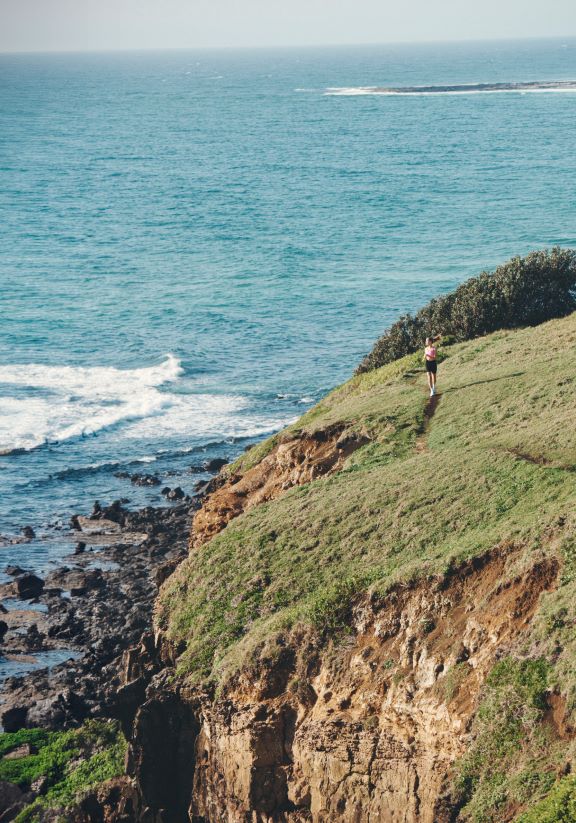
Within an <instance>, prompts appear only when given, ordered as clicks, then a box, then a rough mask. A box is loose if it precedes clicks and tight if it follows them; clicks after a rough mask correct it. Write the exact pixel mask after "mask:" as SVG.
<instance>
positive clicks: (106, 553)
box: [0, 493, 200, 732]
mask: <svg viewBox="0 0 576 823" xmlns="http://www.w3.org/2000/svg"><path fill="white" fill-rule="evenodd" d="M167 497H168V499H170V496H168V495H167ZM181 497H183V498H184V499H180V498H181ZM172 499H175V500H176V501H177V502H174V503H173V504H172V505H169V506H167V507H162V508H154V507H146V508H143V509H141V510H139V511H129V510H127V509H126V508H124V507H123V505H122V503H121V501H115V502H114V503H112V504H111V505H110V506H106V507H102V506H100V504H99V503H95V505H94V509H93V511H92V513H91V515H90V516H89V517H84V516H74V517H73V518H72V520H71V530H72V534H73V536H74V538H76V539H77V543H76V549H75V552H74V554H73V555H70V556H69V557H68V558H66V560H67V561H69V562H67V564H66V565H63V566H61V567H60V568H57V569H56V570H54V571H53V572H51V573H49V574H48V575H47V576H46V577H45V579H42V578H40V577H38V576H37V575H35V574H33V573H32V572H29V571H26V570H24V569H22V568H20V567H14V566H11V567H10V566H9V567H7V568H6V572H7V573H8V574H9V575H11V576H12V578H13V580H12V582H9V583H4V584H2V585H1V586H0V598H1V599H3V600H5V599H8V598H10V599H11V600H12V602H15V601H17V600H22V601H23V602H22V608H17V607H16V608H12V609H10V610H6V609H5V607H2V610H3V613H2V615H0V618H1V622H0V636H1V641H0V653H1V654H2V656H3V657H5V659H11V660H15V661H24V662H25V661H26V660H30V661H31V662H32V661H33V660H34V659H36V657H37V656H40V659H42V658H43V656H45V655H46V653H47V652H55V651H56V650H61V653H62V654H63V655H65V654H66V652H69V655H70V657H69V659H67V660H64V661H63V662H61V663H59V664H58V665H55V666H53V667H50V668H41V669H36V670H33V671H30V672H28V673H26V674H23V675H21V676H13V677H8V678H7V679H6V680H5V681H4V682H3V683H2V684H1V691H0V699H1V705H0V718H1V722H2V725H3V727H4V730H5V731H11V732H13V731H17V730H18V729H21V728H29V727H33V726H41V727H44V728H50V729H62V728H67V727H70V726H75V725H78V724H80V723H82V721H84V720H85V719H86V718H89V717H119V718H120V719H125V721H126V722H130V719H129V718H128V716H127V713H128V714H130V713H131V710H130V708H129V706H130V705H134V706H136V705H137V702H138V698H139V697H140V695H139V694H136V693H135V690H134V689H132V694H130V695H127V694H126V693H125V692H123V690H122V688H121V682H122V676H121V675H122V671H123V668H124V666H125V665H126V661H125V659H124V658H125V656H126V653H127V651H128V650H129V649H132V648H135V647H139V646H144V647H146V646H147V644H149V643H150V641H151V636H150V632H151V626H152V608H153V603H154V599H155V596H156V593H157V591H158V588H159V586H160V585H161V583H162V582H163V581H164V580H165V579H166V577H167V576H168V575H169V574H170V573H171V572H172V571H173V570H174V568H175V567H176V566H177V565H178V563H180V561H181V560H183V559H184V557H185V556H186V554H187V541H188V536H189V532H190V523H191V518H192V515H193V512H194V511H195V510H196V509H197V508H198V507H199V505H200V502H199V501H200V498H199V496H195V497H192V498H190V497H187V496H184V494H182V495H180V494H179V493H176V495H174V496H173V497H172Z"/></svg>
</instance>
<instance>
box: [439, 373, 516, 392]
mask: <svg viewBox="0 0 576 823" xmlns="http://www.w3.org/2000/svg"><path fill="white" fill-rule="evenodd" d="M525 374H526V372H525V371H515V372H512V374H503V375H502V377H489V378H488V379H487V380H474V381H473V382H472V383H464V384H463V385H462V386H452V388H450V389H444V391H443V394H448V392H452V391H460V389H469V388H471V387H472V386H483V385H484V384H485V383H496V382H497V381H498V380H509V379H510V378H511V377H522V376H523V375H525Z"/></svg>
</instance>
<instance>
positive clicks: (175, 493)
mask: <svg viewBox="0 0 576 823" xmlns="http://www.w3.org/2000/svg"><path fill="white" fill-rule="evenodd" d="M162 494H163V495H164V497H166V498H167V499H168V500H184V498H185V497H186V494H185V492H184V490H183V489H181V488H180V486H176V488H175V489H171V488H169V487H168V486H166V488H164V489H162Z"/></svg>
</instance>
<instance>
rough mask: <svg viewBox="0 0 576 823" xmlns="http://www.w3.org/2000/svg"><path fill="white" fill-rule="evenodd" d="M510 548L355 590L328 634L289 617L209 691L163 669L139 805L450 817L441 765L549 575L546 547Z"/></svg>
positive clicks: (554, 570) (461, 739) (234, 816)
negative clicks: (535, 553) (244, 664)
mask: <svg viewBox="0 0 576 823" xmlns="http://www.w3.org/2000/svg"><path fill="white" fill-rule="evenodd" d="M519 555H520V547H519V546H515V545H503V546H499V547H497V548H496V549H495V550H494V551H492V552H490V553H489V554H487V555H485V556H484V557H481V558H476V559H474V560H473V561H470V562H467V563H464V564H463V565H462V566H461V567H459V568H457V569H454V570H452V572H451V573H449V574H447V575H446V576H444V577H442V578H433V579H427V580H424V581H420V582H419V583H418V584H414V585H405V586H396V587H395V588H394V589H392V590H391V591H390V592H388V594H387V595H386V596H383V597H382V598H372V600H371V601H368V600H366V599H364V600H362V601H361V602H358V603H357V604H356V605H355V606H354V609H353V613H352V625H351V632H350V633H349V634H346V635H343V636H341V637H339V638H338V639H337V640H335V641H333V642H332V643H330V644H329V645H327V646H326V645H323V644H322V642H321V639H320V638H319V637H318V636H317V635H315V634H314V633H313V632H311V631H309V630H304V629H302V630H294V631H293V632H292V633H291V634H290V635H288V636H287V637H285V638H282V639H281V640H280V641H279V643H278V646H277V648H276V649H275V652H274V654H270V653H269V652H268V653H267V655H265V656H263V657H262V658H261V659H260V660H259V661H258V662H256V663H254V664H253V665H252V666H250V667H249V668H246V669H245V670H243V671H242V672H240V673H239V674H238V675H237V676H236V677H235V678H234V680H233V681H232V682H230V683H229V684H228V685H227V686H226V687H225V688H224V690H223V691H222V692H221V693H220V694H218V696H216V697H215V696H213V695H211V694H206V693H200V692H198V691H195V690H193V689H188V688H186V686H185V684H182V683H179V681H178V679H177V678H175V679H172V678H171V676H170V674H171V673H170V671H169V670H165V671H164V672H163V673H162V674H160V675H159V676H158V677H157V678H156V680H155V681H154V682H153V685H152V686H151V688H150V689H149V692H148V694H149V699H148V701H147V702H146V703H145V704H144V705H143V706H142V707H141V709H140V710H139V712H138V715H137V719H136V724H135V735H134V742H133V746H132V760H133V764H134V771H135V773H136V776H137V778H138V782H139V784H140V787H141V791H142V794H143V797H144V806H145V807H147V808H148V810H147V811H146V817H145V819H150V820H156V821H160V820H162V821H165V823H166V821H174V823H176V821H184V820H186V819H187V818H188V819H189V820H192V821H197V823H199V822H200V821H211V823H212V822H213V821H226V823H237V821H254V823H256V822H257V823H273V821H286V823H300V821H315V823H328V821H342V823H344V821H346V822H348V821H358V823H360V821H398V823H400V822H401V823H448V822H449V821H451V820H455V819H456V815H457V807H456V806H455V802H454V799H453V798H451V797H450V793H449V792H450V778H451V767H452V764H453V763H454V761H455V759H456V758H457V757H459V756H460V755H461V754H462V753H463V752H464V750H465V749H466V747H467V744H468V736H469V725H470V721H471V718H472V717H473V715H474V712H475V709H476V707H477V700H478V695H479V691H480V688H481V686H482V683H483V682H484V679H485V677H486V674H487V672H488V671H489V670H490V668H491V667H492V666H493V664H494V662H495V660H496V659H497V658H498V657H499V656H501V655H502V654H505V653H506V652H508V651H510V650H511V649H514V648H515V647H516V646H517V644H518V643H519V642H520V641H521V639H522V636H523V635H524V633H525V631H526V629H527V628H528V627H529V625H530V622H531V618H532V615H533V614H534V611H535V609H536V607H537V604H538V599H539V597H540V595H541V593H542V592H544V591H546V590H549V589H550V588H552V587H553V586H554V585H555V580H556V577H557V574H558V564H557V563H556V561H555V560H551V559H539V560H536V561H534V562H533V563H532V564H531V565H529V566H525V567H523V568H521V569H519V568H518V559H519ZM170 681H171V682H170ZM551 716H552V715H551ZM554 733H555V734H556V733H557V734H559V735H560V734H561V733H562V731H561V730H560V729H559V728H558V729H557V730H555V731H554ZM185 809H187V810H188V811H187V812H186V811H185Z"/></svg>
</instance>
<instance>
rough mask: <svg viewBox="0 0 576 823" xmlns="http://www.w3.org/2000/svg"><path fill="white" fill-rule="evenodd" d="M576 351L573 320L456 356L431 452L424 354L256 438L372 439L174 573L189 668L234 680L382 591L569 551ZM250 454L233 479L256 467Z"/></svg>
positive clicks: (178, 633) (443, 377)
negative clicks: (462, 567)
mask: <svg viewBox="0 0 576 823" xmlns="http://www.w3.org/2000/svg"><path fill="white" fill-rule="evenodd" d="M575 342H576V316H574V315H573V316H571V317H569V318H566V319H564V320H559V321H552V322H550V323H548V324H545V325H543V326H541V327H538V328H536V329H527V330H520V331H515V332H498V333H496V334H493V335H491V336H489V337H486V338H481V339H479V340H474V341H472V342H470V343H465V344H459V345H456V346H452V347H450V349H449V355H450V356H449V357H448V358H447V359H446V360H445V362H444V363H443V364H442V365H441V367H440V369H439V388H440V391H441V398H440V402H439V405H438V407H437V411H436V414H435V416H434V418H433V420H432V421H431V424H430V426H429V431H428V433H427V449H425V450H423V451H418V450H417V449H416V448H415V446H416V442H417V439H418V438H419V436H421V432H422V429H423V425H424V410H425V406H426V403H427V400H428V398H427V392H426V387H425V380H426V378H425V375H424V373H423V371H422V370H421V369H420V370H418V369H419V368H420V365H421V364H420V361H419V358H418V357H417V356H414V355H412V356H409V357H406V358H403V359H402V360H401V361H398V362H397V363H392V364H390V365H388V366H384V367H382V368H381V369H378V370H376V371H373V372H369V373H367V374H363V375H358V376H356V377H354V378H353V379H352V380H351V381H349V382H348V383H346V384H345V385H344V386H341V387H340V388H338V389H336V390H335V391H333V392H332V393H331V394H329V395H328V396H327V397H326V398H325V399H324V400H323V401H321V403H319V404H318V406H316V407H315V408H314V409H312V410H311V411H310V412H308V413H307V414H306V415H304V417H303V418H301V420H300V421H298V422H297V423H295V424H294V425H293V426H291V427H290V428H289V430H287V431H286V432H284V433H281V434H280V435H276V436H275V439H273V440H272V441H267V442H266V443H264V444H259V446H258V447H257V455H258V457H260V458H261V457H262V455H263V454H265V453H266V451H267V450H269V449H271V448H273V445H274V443H275V442H278V440H279V439H283V438H287V437H294V436H297V434H298V433H299V432H301V431H305V432H312V431H315V430H319V429H322V428H326V427H328V426H331V425H334V424H336V423H345V424H346V425H349V426H350V427H352V428H356V429H357V430H362V431H364V432H368V433H369V434H370V436H371V438H372V442H371V443H370V444H369V445H367V446H365V447H363V448H362V449H360V450H358V451H357V452H356V453H355V454H353V455H352V457H351V458H350V459H349V460H348V462H347V464H346V466H345V468H344V470H343V471H341V472H340V473H339V474H336V475H333V476H330V477H326V478H323V479H319V480H316V481H315V482H313V483H310V484H308V485H306V486H301V487H298V488H294V489H292V490H290V491H288V492H287V493H285V494H284V495H283V496H281V497H280V498H278V499H277V500H275V501H272V502H270V503H266V504H264V505H261V506H258V507H255V508H254V509H251V510H250V511H248V512H246V513H245V514H244V515H242V516H240V517H238V518H237V519H235V520H233V521H232V522H231V523H230V524H229V525H228V526H227V527H226V528H225V529H224V531H223V532H221V533H220V534H219V535H218V536H216V537H215V538H214V539H212V540H211V541H210V542H209V543H208V544H207V545H205V546H203V547H202V548H201V549H199V550H197V551H195V552H194V553H193V555H192V556H191V557H190V559H189V560H187V561H185V563H184V564H182V565H181V566H180V568H179V569H178V570H177V572H176V573H175V574H174V575H173V576H172V577H171V578H170V579H169V581H168V582H167V583H166V584H165V586H164V587H163V589H162V592H161V597H160V605H159V610H158V615H157V617H158V622H159V624H160V625H161V626H162V627H163V628H164V629H165V630H166V631H167V633H168V635H169V637H171V638H172V639H173V640H175V641H178V642H180V643H184V644H185V647H186V649H185V652H184V653H183V655H182V656H181V658H180V660H179V671H180V672H181V673H182V674H187V675H188V676H189V677H190V678H191V679H192V680H193V681H204V680H212V681H216V682H222V680H223V678H226V677H227V676H228V674H230V673H231V672H232V671H233V670H234V668H235V667H236V666H238V665H241V664H242V662H243V661H244V660H245V657H246V655H247V654H248V653H249V652H250V650H252V649H254V648H256V647H258V646H259V645H261V644H262V643H265V642H266V641H267V640H268V639H270V638H272V637H274V636H275V635H276V634H277V633H278V632H281V631H284V630H285V629H286V628H288V627H289V626H291V625H293V624H294V623H296V622H304V623H309V624H312V625H316V626H319V627H320V628H322V629H325V630H327V631H328V632H329V631H330V630H332V629H333V628H337V627H338V625H339V624H340V623H342V622H345V614H346V610H347V609H349V607H350V602H351V600H352V599H353V597H354V596H355V595H356V594H360V593H361V592H362V591H363V590H365V589H366V588H368V587H369V586H371V587H373V588H377V589H379V590H382V591H385V590H386V589H387V588H388V587H389V586H390V585H391V584H392V583H393V582H394V581H396V580H398V579H405V578H410V577H417V576H419V575H423V574H427V573H431V572H442V571H444V570H445V569H446V568H447V567H448V566H449V565H450V564H451V563H454V562H457V561H459V560H462V559H465V558H468V557H471V556H474V555H477V554H480V553H483V552H485V551H486V550H488V549H490V548H492V547H493V546H495V545H496V544H498V543H500V542H502V541H504V540H513V541H515V542H517V543H522V544H524V545H526V546H527V547H531V549H530V551H531V552H532V551H537V550H538V551H540V552H544V553H546V552H549V551H555V552H558V551H559V549H558V546H557V545H556V543H555V542H554V541H553V540H552V535H553V534H554V535H555V539H556V536H557V535H561V537H562V540H563V541H564V545H565V546H567V547H568V548H567V549H566V551H568V552H570V551H571V549H570V548H569V547H570V546H572V545H573V541H574V538H575V536H576V528H575V520H574V516H573V514H572V510H573V501H574V499H576V473H575V472H574V471H573V467H574V466H575V465H576V427H574V425H573V413H574V408H575V404H576V378H575V377H574V376H573V357H574V343H575ZM253 451H254V450H252V451H251V452H247V454H246V455H244V456H243V457H242V458H241V459H240V461H239V462H238V464H237V465H236V467H235V470H245V469H246V468H247V467H248V466H250V465H252V464H253V462H254V455H253V454H252V452H253ZM528 456H532V457H533V458H534V459H535V460H537V461H539V462H532V461H531V460H529V459H525V458H526V457H528ZM559 517H560V520H561V522H562V525H561V526H558V525H557V522H558V519H559ZM571 541H572V542H571ZM528 554H529V552H528V549H527V556H528ZM570 557H572V555H570ZM570 562H571V563H572V562H573V561H570ZM568 567H569V568H572V566H570V565H569V564H568V563H567V572H566V577H565V579H564V587H560V588H561V589H562V588H564V589H565V591H564V592H563V593H562V594H561V595H560V596H561V597H564V598H565V599H569V597H568V595H569V594H570V593H572V591H573V590H572V585H573V582H572V578H573V572H570V573H568V571H569V569H568ZM566 587H568V588H569V589H570V591H569V592H568V588H566ZM558 597H559V595H554V596H550V599H551V600H554V599H555V598H556V599H558ZM550 608H552V606H551V607H550ZM571 613H572V612H571ZM569 645H570V644H569ZM570 648H571V649H572V646H570ZM574 651H576V650H574ZM569 653H570V655H571V654H572V651H570V652H569Z"/></svg>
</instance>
